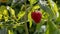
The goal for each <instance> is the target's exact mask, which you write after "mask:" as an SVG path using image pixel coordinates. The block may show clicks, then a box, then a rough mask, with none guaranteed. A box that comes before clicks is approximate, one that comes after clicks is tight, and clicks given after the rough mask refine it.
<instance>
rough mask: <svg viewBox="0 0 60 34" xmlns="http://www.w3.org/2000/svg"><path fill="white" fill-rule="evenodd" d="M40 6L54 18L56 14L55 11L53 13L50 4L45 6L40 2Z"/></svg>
mask: <svg viewBox="0 0 60 34" xmlns="http://www.w3.org/2000/svg"><path fill="white" fill-rule="evenodd" d="M40 7H41V9H43V10H44V11H45V12H46V13H48V14H49V16H50V18H52V17H54V16H55V15H54V13H53V11H52V10H51V8H50V7H49V6H47V5H45V6H44V5H42V4H40Z"/></svg>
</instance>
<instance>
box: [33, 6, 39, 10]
mask: <svg viewBox="0 0 60 34" xmlns="http://www.w3.org/2000/svg"><path fill="white" fill-rule="evenodd" d="M39 8H40V6H39V5H35V6H33V7H32V10H36V9H39Z"/></svg>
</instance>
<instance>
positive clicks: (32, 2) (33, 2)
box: [29, 0, 38, 5]
mask: <svg viewBox="0 0 60 34" xmlns="http://www.w3.org/2000/svg"><path fill="white" fill-rule="evenodd" d="M29 1H30V4H31V5H32V4H35V3H36V2H37V1H38V0H29Z"/></svg>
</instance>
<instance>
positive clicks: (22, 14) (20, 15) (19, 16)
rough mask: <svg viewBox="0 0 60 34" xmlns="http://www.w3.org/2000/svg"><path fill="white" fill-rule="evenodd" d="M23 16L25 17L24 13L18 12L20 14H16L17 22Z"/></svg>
mask: <svg viewBox="0 0 60 34" xmlns="http://www.w3.org/2000/svg"><path fill="white" fill-rule="evenodd" d="M24 15H25V11H20V12H19V13H18V15H17V17H18V20H20V19H21V17H23V16H24Z"/></svg>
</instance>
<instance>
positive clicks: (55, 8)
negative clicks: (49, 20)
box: [48, 0, 59, 17]
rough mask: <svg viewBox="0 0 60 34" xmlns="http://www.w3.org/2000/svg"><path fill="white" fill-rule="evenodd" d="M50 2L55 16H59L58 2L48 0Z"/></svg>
mask: <svg viewBox="0 0 60 34" xmlns="http://www.w3.org/2000/svg"><path fill="white" fill-rule="evenodd" d="M48 3H49V5H50V7H51V9H52V11H53V12H54V14H55V17H59V16H57V12H58V7H57V4H56V3H55V2H53V0H48Z"/></svg>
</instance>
